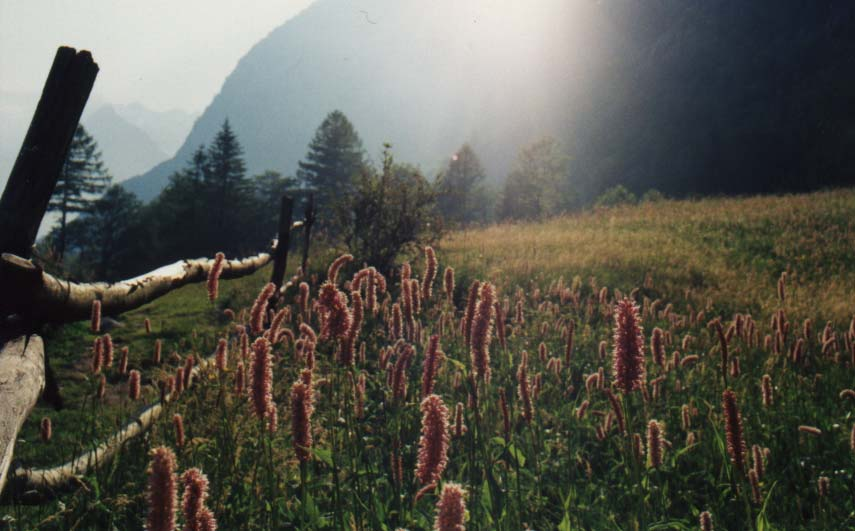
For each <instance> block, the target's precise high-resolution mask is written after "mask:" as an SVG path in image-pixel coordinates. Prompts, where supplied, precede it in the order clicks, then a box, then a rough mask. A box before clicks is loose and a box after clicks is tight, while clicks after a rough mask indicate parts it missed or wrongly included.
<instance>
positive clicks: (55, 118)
mask: <svg viewBox="0 0 855 531" xmlns="http://www.w3.org/2000/svg"><path fill="white" fill-rule="evenodd" d="M97 74H98V65H97V64H95V62H94V61H93V60H92V55H91V54H90V53H89V52H87V51H85V50H84V51H80V52H78V51H76V50H75V49H74V48H68V47H65V46H63V47H61V48H59V49H58V50H57V51H56V56H55V57H54V60H53V65H52V66H51V69H50V73H49V74H48V78H47V81H45V86H44V89H43V90H42V96H41V98H40V99H39V103H38V105H37V106H36V112H35V113H34V114H33V119H32V121H31V122H30V128H29V129H28V130H27V135H26V136H25V137H24V143H23V144H22V146H21V151H20V152H19V154H18V158H17V159H16V160H15V165H14V166H13V167H12V173H10V174H9V181H8V182H7V183H6V188H5V190H4V191H3V196H2V197H0V227H2V231H0V252H8V253H13V254H16V255H18V256H23V257H24V258H29V257H30V253H31V250H32V246H33V243H34V242H35V241H36V234H37V232H38V230H39V225H40V224H41V222H42V218H43V217H44V215H45V211H46V210H47V206H48V202H49V201H50V196H51V195H52V194H53V190H54V188H55V187H56V181H57V179H58V178H59V174H60V172H61V171H62V166H63V164H64V163H65V158H66V156H67V154H68V148H69V147H70V146H71V139H72V137H73V136H74V131H75V130H76V129H77V122H78V121H79V120H80V115H81V113H82V112H83V107H84V106H85V105H86V100H87V99H89V93H90V92H91V91H92V85H93V84H94V83H95V76H96V75H97Z"/></svg>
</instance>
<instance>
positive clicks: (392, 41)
mask: <svg viewBox="0 0 855 531" xmlns="http://www.w3.org/2000/svg"><path fill="white" fill-rule="evenodd" d="M476 4H477V5H475V4H473V5H471V6H464V7H461V6H459V5H458V4H457V3H454V2H451V1H449V0H443V1H442V2H439V3H434V4H432V7H431V8H430V9H424V8H423V4H421V3H418V2H414V1H411V0H407V1H403V2H395V3H389V2H383V1H381V0H371V1H361V2H355V1H348V0H321V1H319V2H317V3H315V4H313V5H312V6H310V7H309V8H307V9H306V10H305V11H304V12H303V13H301V14H300V15H298V16H296V17H295V18H293V19H291V20H290V21H288V22H287V23H285V24H284V25H282V26H280V27H279V28H277V29H276V30H274V31H273V32H272V33H271V34H270V35H268V36H267V37H266V38H265V39H263V40H262V41H260V42H259V43H258V44H257V45H256V46H255V47H254V48H253V49H252V50H251V51H250V52H249V53H247V55H246V56H244V57H243V58H242V59H241V61H240V62H239V63H238V65H237V67H236V68H235V70H234V71H233V72H232V74H230V75H229V77H228V78H227V79H226V81H225V83H224V85H223V87H222V90H221V91H220V93H219V94H218V95H217V96H216V97H215V98H214V100H213V101H212V103H211V105H210V106H209V107H208V108H207V109H206V110H205V112H204V113H203V114H202V116H201V117H200V118H199V119H198V120H197V122H196V124H195V125H194V127H193V130H192V131H191V133H190V135H189V137H188V139H187V141H186V142H185V143H184V145H183V146H182V147H181V148H180V149H179V150H178V153H177V154H176V157H175V158H174V159H172V160H170V161H166V162H164V163H163V164H160V165H158V166H157V167H155V168H154V169H152V170H151V171H149V172H147V173H146V174H144V175H142V176H140V177H137V178H134V179H132V180H130V181H128V183H127V184H126V186H127V188H128V189H130V190H132V191H134V192H135V193H137V194H138V195H140V196H141V197H142V198H144V199H151V198H152V197H153V196H154V195H156V194H157V192H159V190H160V189H161V188H162V187H163V186H164V185H165V184H166V182H167V179H168V176H169V175H170V174H171V173H172V172H174V171H176V170H177V169H180V168H181V167H182V166H183V165H184V163H185V161H186V160H188V158H189V157H190V155H191V153H192V152H193V150H195V149H196V147H198V146H199V145H200V144H203V143H208V142H209V141H210V140H211V138H213V136H214V133H215V131H216V130H217V128H219V126H220V125H221V124H222V121H223V120H224V119H226V118H228V119H229V121H230V123H231V124H232V126H233V128H234V130H235V132H236V133H237V134H238V137H239V138H240V141H241V143H242V144H243V146H244V148H245V150H246V161H247V169H248V171H249V172H250V173H255V172H260V171H263V170H265V169H274V170H278V171H281V172H283V173H286V174H292V173H293V172H294V171H295V169H296V165H297V161H298V160H300V159H301V158H302V157H303V156H304V154H305V152H306V147H307V145H308V143H309V141H310V140H311V137H312V135H313V133H314V131H315V129H316V128H317V126H318V125H319V124H320V122H321V121H322V120H323V117H324V116H325V115H326V113H327V112H329V111H331V110H333V109H340V110H342V111H343V112H344V113H345V114H346V115H347V116H348V117H349V118H350V119H351V121H352V122H353V123H354V125H355V126H356V128H357V130H358V131H359V133H360V135H361V137H362V139H363V142H364V146H365V149H366V151H367V152H368V154H369V155H371V156H373V157H374V158H376V156H377V154H378V153H379V151H380V149H381V144H382V143H383V142H384V141H390V142H392V143H393V145H394V153H395V156H396V157H397V158H398V159H399V160H402V161H407V162H411V163H415V164H418V165H420V166H421V167H422V169H423V170H424V171H426V172H427V173H428V174H432V173H434V172H435V171H437V170H438V169H439V168H441V167H442V166H443V165H444V163H445V160H446V157H449V156H451V154H452V153H453V152H454V150H455V149H457V148H458V147H459V146H460V145H461V144H462V143H463V142H467V141H469V142H472V143H473V145H474V146H475V149H476V151H477V152H478V154H479V155H480V156H481V157H482V160H483V161H484V165H485V167H486V168H487V171H488V172H489V173H490V174H491V177H497V176H500V175H503V174H504V173H505V172H506V171H507V169H508V168H509V166H510V164H511V161H512V160H513V157H514V155H515V153H516V150H517V148H518V147H519V145H521V144H523V143H526V142H529V141H531V140H534V139H535V138H537V137H539V136H542V135H545V134H558V133H560V132H561V130H562V129H563V128H564V127H566V123H567V121H568V120H569V118H570V116H569V113H568V111H569V109H568V107H567V106H566V105H565V102H566V98H567V95H568V93H573V92H579V91H578V90H576V91H573V90H571V87H570V86H569V82H570V79H569V77H568V78H567V79H559V80H557V81H556V82H553V83H551V84H549V86H545V85H544V84H541V83H540V81H541V80H542V79H543V74H544V73H546V72H549V71H553V70H555V69H557V68H558V67H559V66H560V65H565V64H568V62H570V61H569V60H568V55H570V54H576V55H579V52H578V50H577V51H576V52H573V51H572V50H570V51H569V52H568V47H567V46H565V42H566V40H567V38H568V36H567V32H566V31H564V30H565V29H566V27H564V26H562V24H561V22H560V21H561V19H562V18H565V17H562V13H564V11H565V10H566V9H567V7H566V5H567V4H566V3H565V2H561V1H557V0H548V1H545V2H540V3H538V5H537V7H536V8H533V9H535V11H537V13H536V14H535V15H534V17H536V19H537V20H542V19H546V20H553V21H557V22H555V26H554V27H553V28H552V29H551V30H550V31H549V32H548V34H545V33H544V32H543V31H542V24H537V25H536V27H531V28H527V27H520V26H518V25H516V26H515V21H516V20H518V17H517V15H519V14H520V13H521V11H520V8H506V7H505V6H504V4H501V3H497V2H489V1H482V2H478V3H476ZM497 6H498V7H497ZM526 9H530V8H528V7H526ZM529 16H531V15H529ZM503 29H505V30H507V31H518V32H521V33H523V34H525V33H526V32H528V38H526V36H525V35H523V37H522V38H515V39H513V40H512V41H511V40H507V41H503V40H502V39H501V38H500V37H501V36H502V35H501V32H502V30H503ZM535 30H538V32H536V31H535ZM511 43H512V44H513V48H514V49H512V47H511ZM535 76H541V77H539V78H538V79H536V80H535V79H533V77H535ZM544 88H546V89H547V90H546V91H544ZM544 92H547V93H548V94H547V95H546V96H543V93H544ZM541 100H547V101H541Z"/></svg>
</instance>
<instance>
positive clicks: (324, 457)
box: [312, 447, 333, 466]
mask: <svg viewBox="0 0 855 531" xmlns="http://www.w3.org/2000/svg"><path fill="white" fill-rule="evenodd" d="M312 454H313V455H314V456H315V457H317V458H318V459H320V460H321V461H323V462H324V463H325V464H326V465H327V466H333V460H332V451H331V450H327V449H326V448H314V447H313V448H312Z"/></svg>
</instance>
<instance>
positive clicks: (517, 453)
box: [508, 444, 525, 467]
mask: <svg viewBox="0 0 855 531" xmlns="http://www.w3.org/2000/svg"><path fill="white" fill-rule="evenodd" d="M508 453H509V454H511V456H512V457H513V458H514V459H516V461H517V464H518V465H519V466H521V467H524V466H525V454H523V452H522V450H520V449H519V448H517V447H516V446H514V445H513V444H509V445H508Z"/></svg>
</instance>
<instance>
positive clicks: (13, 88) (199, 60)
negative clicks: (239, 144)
mask: <svg viewBox="0 0 855 531" xmlns="http://www.w3.org/2000/svg"><path fill="white" fill-rule="evenodd" d="M311 1H312V0H248V1H244V2H240V1H229V0H133V1H131V0H0V97H3V96H2V94H3V93H7V94H8V93H24V94H39V93H40V92H41V89H42V85H43V83H44V80H45V76H46V75H47V72H48V69H49V68H50V64H51V61H52V60H53V55H54V53H55V52H56V48H57V47H58V46H59V45H63V44H64V45H69V46H73V47H75V48H78V49H88V50H90V51H92V54H93V57H94V58H95V61H96V62H97V63H98V64H99V66H100V67H101V71H100V72H99V74H98V78H97V80H96V82H95V89H94V90H93V93H92V98H91V99H90V103H96V104H97V103H99V102H109V103H118V104H125V103H131V102H139V103H142V104H143V105H145V106H146V107H149V108H151V109H153V110H168V109H183V110H186V111H194V112H200V111H202V110H203V109H204V108H205V106H206V105H207V104H208V103H209V102H210V101H211V99H212V98H213V96H214V95H215V94H216V93H217V92H219V89H220V87H221V86H222V84H223V81H224V80H225V78H226V76H227V75H228V74H229V73H230V72H231V71H232V69H233V68H234V66H235V65H236V64H237V61H238V60H239V59H240V58H241V57H242V56H243V55H244V54H245V53H246V52H247V51H249V49H250V48H251V47H252V46H253V45H254V44H255V43H256V42H258V41H260V40H261V39H262V38H264V36H266V35H267V34H268V33H269V32H270V31H271V30H273V29H274V28H276V27H277V26H279V25H281V24H282V23H284V22H285V21H286V20H288V19H289V18H291V17H293V16H294V15H295V14H297V13H299V12H300V11H301V10H303V9H304V8H305V7H306V6H307V5H309V4H310V3H311ZM90 106H91V105H90Z"/></svg>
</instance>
